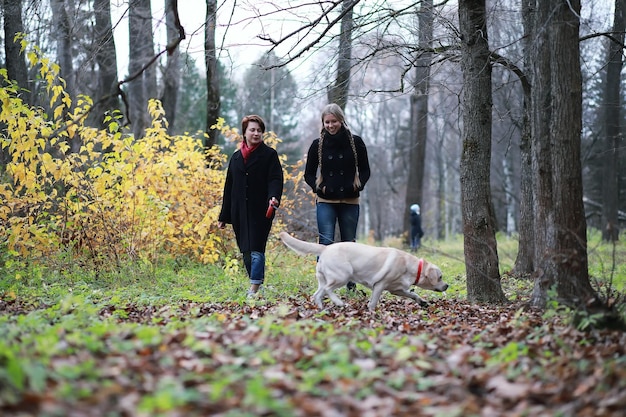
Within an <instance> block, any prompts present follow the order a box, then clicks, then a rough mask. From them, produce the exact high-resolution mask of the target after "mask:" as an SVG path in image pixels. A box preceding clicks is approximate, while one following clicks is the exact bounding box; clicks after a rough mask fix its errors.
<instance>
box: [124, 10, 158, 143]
mask: <svg viewBox="0 0 626 417" xmlns="http://www.w3.org/2000/svg"><path fill="white" fill-rule="evenodd" d="M128 41H129V48H128V52H129V56H128V72H129V77H130V78H133V79H132V81H129V82H128V102H129V106H130V109H129V113H130V118H131V124H132V129H133V135H134V136H135V138H139V137H141V136H143V133H144V130H145V129H146V127H148V125H149V123H150V120H149V115H148V98H149V97H156V78H155V76H154V72H153V70H150V69H148V68H144V66H145V65H146V64H147V63H148V61H149V60H150V59H151V58H152V56H153V55H154V46H153V42H154V41H153V38H152V11H151V8H150V0H133V1H131V2H130V3H129V5H128ZM153 77H154V81H153V80H152V79H153Z"/></svg>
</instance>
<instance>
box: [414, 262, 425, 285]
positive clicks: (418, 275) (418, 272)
mask: <svg viewBox="0 0 626 417" xmlns="http://www.w3.org/2000/svg"><path fill="white" fill-rule="evenodd" d="M423 267H424V260H423V259H420V261H419V263H418V264H417V275H416V276H415V285H417V283H418V282H420V275H422V268H423Z"/></svg>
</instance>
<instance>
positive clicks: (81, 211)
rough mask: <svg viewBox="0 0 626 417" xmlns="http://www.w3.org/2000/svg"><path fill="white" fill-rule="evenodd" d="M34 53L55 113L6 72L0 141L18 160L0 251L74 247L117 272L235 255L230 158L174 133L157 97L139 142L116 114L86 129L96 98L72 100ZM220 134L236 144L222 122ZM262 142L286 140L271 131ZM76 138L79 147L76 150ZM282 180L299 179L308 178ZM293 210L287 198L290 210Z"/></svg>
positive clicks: (44, 252) (4, 190) (0, 224)
mask: <svg viewBox="0 0 626 417" xmlns="http://www.w3.org/2000/svg"><path fill="white" fill-rule="evenodd" d="M28 57H29V61H30V62H31V65H33V66H37V67H38V70H39V74H40V77H41V79H42V80H44V81H45V82H46V83H47V84H46V85H47V91H48V93H49V94H50V108H51V109H53V117H52V118H50V117H49V116H48V115H47V114H45V113H44V110H43V109H41V108H31V107H29V106H27V105H26V104H25V103H24V102H23V101H22V100H21V99H20V97H19V89H18V87H17V86H15V85H14V84H12V83H11V82H10V81H9V80H8V79H7V76H6V71H5V70H0V76H1V77H3V78H4V80H5V82H4V85H5V87H3V88H1V89H0V101H1V102H2V109H1V112H0V122H1V123H3V124H5V125H6V131H5V132H6V133H5V134H4V135H3V136H2V137H0V141H1V142H0V144H1V146H2V148H4V149H8V153H9V155H10V158H11V160H10V162H9V163H8V164H7V166H6V171H5V178H4V179H3V181H2V183H0V197H1V198H2V203H1V204H0V245H2V246H5V247H6V250H7V252H8V253H9V254H10V255H13V256H19V257H24V258H26V257H28V258H31V259H33V258H41V257H47V256H50V255H54V254H56V253H58V252H59V251H65V252H67V251H71V252H72V253H73V254H79V255H82V256H88V257H90V258H92V259H94V260H96V261H97V264H98V265H101V266H107V265H113V266H114V265H119V263H120V262H121V261H124V260H126V259H136V258H141V259H146V260H149V261H154V260H155V259H156V258H157V257H159V256H161V255H163V254H170V255H172V256H185V257H190V258H192V259H196V260H198V261H201V262H203V263H215V262H217V261H218V260H219V259H220V257H221V256H222V255H225V254H230V253H233V252H234V251H235V250H236V246H235V241H234V238H233V236H232V232H230V229H229V230H227V231H222V230H219V229H217V227H216V225H217V216H218V214H219V210H220V205H221V196H222V189H223V184H224V179H225V171H224V164H225V162H226V159H227V156H226V155H224V154H222V153H221V151H220V149H219V148H218V147H214V148H213V149H211V150H209V151H208V152H204V150H203V147H202V143H201V141H200V140H199V139H197V138H194V137H191V136H188V135H182V136H170V135H168V134H167V120H166V119H165V117H164V112H163V109H162V107H161V105H160V103H159V102H158V101H156V100H155V101H150V103H149V104H148V109H149V112H150V114H151V116H152V120H153V121H152V125H151V126H150V127H149V128H148V129H146V134H145V136H144V137H143V138H141V139H135V138H133V137H132V136H131V135H129V134H126V133H125V131H124V129H123V128H122V127H121V126H120V125H119V123H118V121H117V120H118V119H117V118H116V117H108V118H107V120H106V123H107V127H106V129H102V130H99V129H96V128H93V127H89V126H86V125H85V124H84V121H85V118H86V115H87V114H88V112H89V110H90V108H91V105H92V102H91V100H90V99H89V98H88V97H79V98H78V100H76V101H75V102H74V101H73V100H72V99H71V98H70V97H69V96H68V94H67V93H66V92H65V91H64V89H63V80H62V79H60V78H59V74H58V66H56V65H55V64H51V63H50V62H49V61H48V60H46V59H45V58H43V57H41V56H40V53H39V51H38V50H37V49H36V48H35V49H34V51H33V52H31V53H29V54H28ZM215 128H216V129H220V131H221V132H222V134H223V135H224V136H226V137H227V138H229V139H230V140H237V138H239V135H238V132H237V130H236V129H233V128H230V127H228V126H225V125H224V124H223V120H220V121H218V124H217V125H216V126H215ZM265 140H266V142H267V143H268V144H270V146H276V145H277V144H278V143H279V142H280V140H279V139H278V138H276V137H275V135H273V134H271V133H269V134H268V135H266V138H265ZM73 141H79V142H78V143H79V144H80V150H79V151H78V152H75V153H74V152H71V151H70V149H71V145H72V143H73ZM285 175H286V178H287V180H288V181H292V179H293V180H294V181H296V182H299V181H301V175H300V176H298V175H295V176H292V175H291V174H290V173H288V172H287V171H286V173H285ZM292 177H293V178H292ZM293 206H294V204H293V202H292V201H289V199H288V198H284V199H283V202H282V206H281V207H282V208H283V209H284V210H290V207H292V208H293ZM277 227H281V225H278V226H277ZM229 256H230V255H229Z"/></svg>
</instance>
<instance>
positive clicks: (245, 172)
mask: <svg viewBox="0 0 626 417" xmlns="http://www.w3.org/2000/svg"><path fill="white" fill-rule="evenodd" d="M241 132H242V134H243V141H242V142H241V147H240V148H239V149H238V150H237V151H235V153H234V154H233V156H232V157H231V158H230V161H229V163H228V170H227V172H226V182H225V184H224V197H223V200H222V210H221V212H220V214H219V217H218V222H217V225H218V227H219V228H220V229H223V228H224V227H226V223H230V224H232V225H233V230H234V232H235V237H236V238H237V246H238V247H239V250H240V251H241V253H242V254H243V263H244V265H245V267H246V271H247V272H248V277H249V278H250V289H249V290H248V296H252V295H254V294H255V293H257V292H258V291H259V288H260V287H261V285H262V284H263V282H264V280H265V247H266V245H267V238H268V236H269V233H270V229H271V228H272V220H274V213H273V212H272V211H271V210H270V211H269V212H268V207H269V205H270V204H272V205H273V206H274V207H278V206H279V204H280V199H281V197H282V194H283V169H282V167H281V164H280V161H279V159H278V153H277V152H276V150H275V149H273V148H271V147H269V146H267V145H266V144H265V143H264V142H263V134H264V133H265V122H264V121H263V119H262V118H261V117H260V116H257V115H249V116H246V117H244V118H243V120H242V122H241ZM268 216H269V217H268Z"/></svg>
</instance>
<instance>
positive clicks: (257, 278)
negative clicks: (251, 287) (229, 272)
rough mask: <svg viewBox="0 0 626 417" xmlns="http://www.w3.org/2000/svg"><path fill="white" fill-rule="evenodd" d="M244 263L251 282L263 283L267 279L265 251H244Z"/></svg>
mask: <svg viewBox="0 0 626 417" xmlns="http://www.w3.org/2000/svg"><path fill="white" fill-rule="evenodd" d="M243 264H244V265H245V267H246V272H248V276H249V277H250V284H259V285H261V284H263V281H265V254H264V253H263V252H257V251H252V252H244V253H243Z"/></svg>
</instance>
